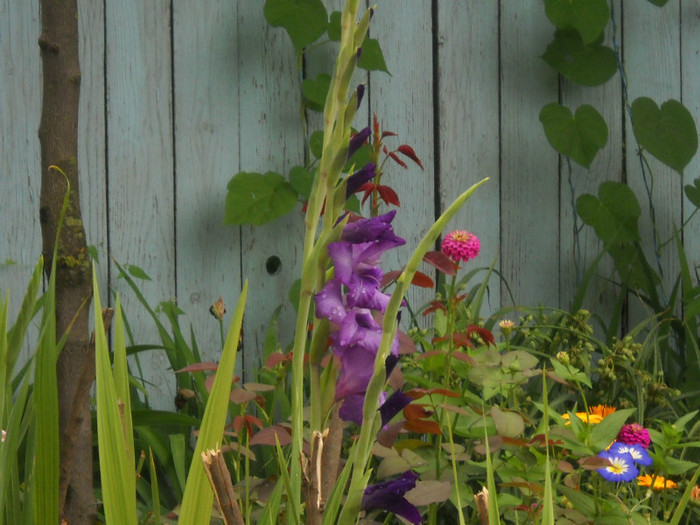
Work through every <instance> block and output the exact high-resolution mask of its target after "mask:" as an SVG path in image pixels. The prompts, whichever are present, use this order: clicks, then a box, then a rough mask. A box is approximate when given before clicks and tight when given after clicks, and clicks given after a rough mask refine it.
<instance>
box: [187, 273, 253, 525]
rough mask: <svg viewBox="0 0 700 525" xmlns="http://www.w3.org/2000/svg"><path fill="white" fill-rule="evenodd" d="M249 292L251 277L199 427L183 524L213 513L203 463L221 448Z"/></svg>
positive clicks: (190, 524)
mask: <svg viewBox="0 0 700 525" xmlns="http://www.w3.org/2000/svg"><path fill="white" fill-rule="evenodd" d="M247 293H248V281H246V282H245V283H244V285H243V290H242V291H241V295H240V297H239V299H238V305H237V306H236V311H235V313H234V315H233V319H232V320H231V326H230V328H229V332H228V336H227V337H226V343H225V344H224V349H223V352H222V354H221V362H220V363H219V368H218V370H217V372H216V378H215V379H214V385H213V386H212V389H211V393H210V394H209V399H208V400H207V406H206V409H205V411H204V417H203V419H202V426H201V428H200V429H199V437H198V439H197V445H196V446H195V449H194V456H193V457H192V464H191V466H190V472H189V475H188V477H187V484H186V486H185V494H184V495H183V498H182V505H181V506H180V519H179V523H180V524H181V525H200V524H201V523H209V519H210V516H211V509H212V503H213V501H214V493H213V492H212V489H211V486H210V485H209V480H208V479H207V475H206V472H205V471H204V465H203V463H202V452H204V451H206V450H209V449H214V448H220V445H221V440H222V438H223V435H224V426H225V424H226V414H227V409H228V403H229V396H230V395H231V385H232V384H233V371H234V367H235V364H236V355H237V353H238V352H237V351H238V341H239V339H240V334H241V325H242V323H243V310H244V308H245V302H246V296H247Z"/></svg>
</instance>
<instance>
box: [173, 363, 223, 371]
mask: <svg viewBox="0 0 700 525" xmlns="http://www.w3.org/2000/svg"><path fill="white" fill-rule="evenodd" d="M218 368H219V364H218V363H214V362H211V361H208V362H206V363H195V364H193V365H189V366H186V367H185V368H181V369H180V370H175V373H176V374H181V373H182V372H204V371H206V370H218Z"/></svg>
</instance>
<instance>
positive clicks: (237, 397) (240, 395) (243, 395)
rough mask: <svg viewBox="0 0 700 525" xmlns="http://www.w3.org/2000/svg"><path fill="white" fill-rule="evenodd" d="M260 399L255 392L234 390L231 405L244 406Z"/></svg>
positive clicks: (240, 389)
mask: <svg viewBox="0 0 700 525" xmlns="http://www.w3.org/2000/svg"><path fill="white" fill-rule="evenodd" d="M256 397H258V394H256V393H255V392H248V391H247V390H244V389H242V388H234V389H233V390H231V397H230V399H231V403H236V404H242V403H247V402H249V401H252V400H254V399H255V398H256Z"/></svg>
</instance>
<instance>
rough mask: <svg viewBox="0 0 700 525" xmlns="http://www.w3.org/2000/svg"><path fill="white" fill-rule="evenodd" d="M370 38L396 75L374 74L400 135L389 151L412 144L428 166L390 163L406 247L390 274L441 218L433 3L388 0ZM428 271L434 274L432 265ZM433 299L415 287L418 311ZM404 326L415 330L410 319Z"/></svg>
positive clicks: (383, 117) (397, 222)
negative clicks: (435, 181)
mask: <svg viewBox="0 0 700 525" xmlns="http://www.w3.org/2000/svg"><path fill="white" fill-rule="evenodd" d="M370 36H371V37H372V38H376V39H377V40H378V41H379V43H380V44H381V46H382V50H383V51H384V57H385V59H386V62H387V67H388V69H389V71H390V72H391V75H387V74H386V73H383V72H372V73H371V74H370V80H369V87H370V97H369V100H370V103H371V110H372V113H373V114H376V115H377V118H378V119H379V122H380V126H381V128H382V129H383V130H389V131H394V132H396V133H398V137H387V138H386V139H385V144H386V146H387V148H388V149H389V150H393V149H395V148H396V147H398V146H399V145H401V144H408V145H410V146H411V147H413V149H414V150H415V152H416V154H417V155H418V157H419V158H420V159H421V160H422V162H423V166H425V171H421V169H420V168H419V167H418V166H416V165H415V164H414V163H413V162H412V161H410V160H407V162H406V163H407V165H408V169H403V168H402V167H400V166H398V165H397V164H396V163H394V162H393V161H392V160H389V161H387V162H386V163H385V165H384V171H385V173H384V175H383V176H382V183H383V184H387V185H388V186H391V187H392V188H394V190H395V191H396V193H397V194H398V196H399V199H400V201H401V207H400V208H399V209H398V211H397V214H396V218H395V219H394V222H393V226H394V231H395V232H396V233H397V234H398V235H399V236H401V237H403V238H404V239H406V244H405V245H404V246H401V247H399V248H397V249H396V250H392V251H391V252H388V253H387V254H386V255H385V256H384V257H383V264H382V266H383V268H384V270H385V271H387V270H400V269H401V268H403V266H404V265H405V264H406V261H407V260H408V258H409V257H410V255H411V254H412V253H413V250H414V249H415V248H416V246H417V244H418V242H419V241H420V239H421V238H422V237H423V235H424V234H425V233H426V232H427V231H428V229H429V228H430V226H431V225H432V223H433V221H434V220H435V198H434V184H433V176H434V174H435V171H434V159H435V157H434V154H433V145H434V144H433V124H434V119H433V108H432V103H433V56H432V54H433V51H432V50H433V46H432V13H431V2H402V1H401V0H384V1H382V2H381V3H380V4H379V5H378V8H377V11H376V13H375V15H374V17H373V19H372V24H371V26H370ZM390 209H395V207H393V206H384V207H383V208H381V210H383V212H386V211H388V210H390ZM424 270H425V271H426V272H427V273H430V274H432V271H431V270H432V269H431V268H430V267H429V266H427V265H426V267H425V268H424ZM432 295H433V291H432V290H426V289H424V288H418V287H415V286H414V287H411V288H410V289H409V292H408V294H407V300H408V302H409V303H410V305H411V307H412V308H414V309H417V308H419V307H420V306H422V305H423V304H425V303H426V302H427V301H428V300H429V298H430V297H431V296H432ZM402 325H403V327H404V328H408V327H409V326H410V325H409V320H408V318H407V319H406V320H405V321H404V322H403V323H402Z"/></svg>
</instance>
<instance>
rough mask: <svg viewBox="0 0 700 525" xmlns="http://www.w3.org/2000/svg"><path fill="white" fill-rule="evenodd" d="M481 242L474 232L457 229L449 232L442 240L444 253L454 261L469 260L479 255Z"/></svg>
mask: <svg viewBox="0 0 700 525" xmlns="http://www.w3.org/2000/svg"><path fill="white" fill-rule="evenodd" d="M480 248H481V243H480V242H479V238H478V237H477V236H476V235H474V234H473V233H469V232H467V231H464V230H455V231H453V232H450V233H448V234H447V235H446V236H445V238H444V239H443V240H442V253H444V254H445V255H447V256H448V257H450V258H451V259H452V260H453V261H455V262H459V261H468V260H469V259H473V258H474V257H476V256H477V255H479V249H480Z"/></svg>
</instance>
